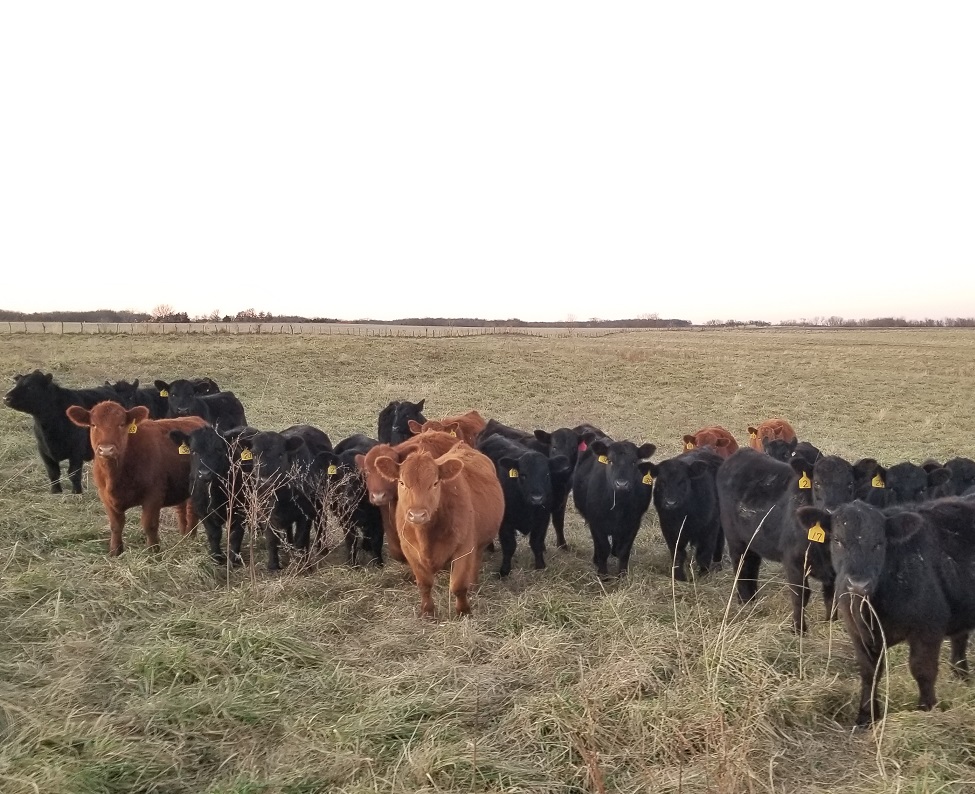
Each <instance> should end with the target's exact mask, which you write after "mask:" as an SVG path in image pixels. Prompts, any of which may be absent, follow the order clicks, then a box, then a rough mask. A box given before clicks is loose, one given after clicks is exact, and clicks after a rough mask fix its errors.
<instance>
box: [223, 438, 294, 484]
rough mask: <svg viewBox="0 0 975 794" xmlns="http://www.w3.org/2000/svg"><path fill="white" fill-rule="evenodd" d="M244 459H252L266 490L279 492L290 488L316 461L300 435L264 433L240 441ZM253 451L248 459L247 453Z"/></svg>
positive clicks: (258, 479)
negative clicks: (286, 487) (313, 461)
mask: <svg viewBox="0 0 975 794" xmlns="http://www.w3.org/2000/svg"><path fill="white" fill-rule="evenodd" d="M238 441H239V443H240V445H241V447H242V450H241V456H242V458H243V459H246V458H248V457H250V458H251V459H252V464H251V465H252V466H253V471H254V472H255V473H256V474H257V483H258V485H259V487H260V488H261V489H262V490H264V491H267V490H277V489H278V488H282V487H284V486H286V485H288V484H289V483H290V482H291V481H293V480H294V479H295V477H296V476H298V475H299V471H298V470H300V469H305V470H307V469H309V468H310V467H311V463H312V459H311V454H310V452H309V451H308V448H307V447H306V446H305V441H304V439H303V438H301V437H299V436H285V435H283V434H282V433H275V432H273V431H261V432H259V433H254V434H253V435H250V434H245V435H241V436H240V437H239V438H238ZM245 450H246V452H249V453H250V455H249V456H248V455H247V454H246V452H245Z"/></svg>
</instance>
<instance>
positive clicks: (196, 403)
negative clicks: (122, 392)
mask: <svg viewBox="0 0 975 794" xmlns="http://www.w3.org/2000/svg"><path fill="white" fill-rule="evenodd" d="M155 385H156V387H157V388H158V389H159V392H160V394H161V393H162V392H164V391H165V392H168V394H169V397H168V399H169V415H170V416H173V417H177V416H202V417H203V418H204V419H206V420H207V422H209V423H210V424H211V425H213V426H214V427H215V428H217V429H218V430H219V429H223V430H229V429H230V428H233V427H240V426H242V425H246V424H247V419H246V417H245V416H244V406H243V405H242V404H241V402H240V400H238V399H237V396H236V395H235V394H234V393H233V392H232V391H221V392H216V393H215V394H200V393H199V392H198V391H197V386H196V384H194V382H193V381H189V380H174V381H173V382H172V383H166V382H165V381H161V380H157V381H155Z"/></svg>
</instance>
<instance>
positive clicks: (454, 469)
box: [437, 458, 464, 482]
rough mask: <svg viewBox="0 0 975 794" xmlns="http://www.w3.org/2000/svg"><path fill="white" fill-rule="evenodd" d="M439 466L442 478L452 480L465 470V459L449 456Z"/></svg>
mask: <svg viewBox="0 0 975 794" xmlns="http://www.w3.org/2000/svg"><path fill="white" fill-rule="evenodd" d="M437 468H438V469H439V470H440V479H441V480H442V481H443V482H450V481H451V480H455V479H457V478H458V477H459V476H460V473H461V472H462V471H463V470H464V461H462V460H459V459H458V458H447V460H445V461H444V462H443V463H441V464H439V466H438V467H437Z"/></svg>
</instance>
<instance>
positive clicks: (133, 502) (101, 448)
mask: <svg viewBox="0 0 975 794" xmlns="http://www.w3.org/2000/svg"><path fill="white" fill-rule="evenodd" d="M67 415H68V419H70V420H71V421H72V422H74V423H75V424H76V425H78V426H79V427H87V428H90V430H89V433H90V436H91V447H92V450H93V451H94V453H95V460H94V463H93V464H92V475H93V478H94V480H95V487H97V488H98V496H99V498H100V499H101V500H102V504H103V505H105V512H106V513H108V523H109V526H110V528H111V533H112V534H111V540H110V541H109V547H108V553H109V554H110V555H111V556H113V557H114V556H117V555H119V554H121V553H122V551H123V547H122V528H123V527H124V526H125V511H126V510H128V509H129V508H130V507H136V506H137V505H139V506H141V507H142V531H143V533H145V536H146V547H147V548H148V549H149V550H150V551H158V550H159V511H160V509H161V508H163V507H168V506H172V507H175V508H176V519H177V521H178V523H179V531H180V534H183V535H185V534H187V533H188V532H190V531H191V530H194V529H195V527H196V516H195V515H194V513H193V508H192V506H191V505H190V503H189V498H190V460H191V459H192V456H191V455H187V454H185V453H184V454H181V453H180V451H179V448H178V447H177V445H176V444H174V443H173V442H172V441H171V440H170V438H169V431H171V430H181V431H182V432H184V433H191V432H192V431H194V430H196V429H197V428H199V427H203V426H205V425H206V420H204V419H202V418H200V417H199V416H186V417H182V418H179V419H149V409H148V408H146V407H145V406H144V405H137V406H135V407H134V408H129V409H128V410H126V409H125V408H123V407H122V406H121V405H119V404H118V403H115V402H100V403H96V404H95V405H94V406H93V407H92V409H91V410H90V411H89V410H86V409H85V408H82V407H81V406H80V405H72V406H71V407H70V408H68V409H67Z"/></svg>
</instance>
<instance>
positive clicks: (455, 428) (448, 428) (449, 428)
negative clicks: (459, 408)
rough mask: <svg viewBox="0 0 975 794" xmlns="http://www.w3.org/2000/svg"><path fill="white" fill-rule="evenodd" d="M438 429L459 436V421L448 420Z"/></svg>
mask: <svg viewBox="0 0 975 794" xmlns="http://www.w3.org/2000/svg"><path fill="white" fill-rule="evenodd" d="M440 429H441V430H442V431H443V432H444V433H450V435H452V436H457V438H460V423H459V422H448V423H447V424H445V425H442V426H441V427H440Z"/></svg>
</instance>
